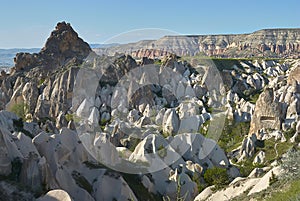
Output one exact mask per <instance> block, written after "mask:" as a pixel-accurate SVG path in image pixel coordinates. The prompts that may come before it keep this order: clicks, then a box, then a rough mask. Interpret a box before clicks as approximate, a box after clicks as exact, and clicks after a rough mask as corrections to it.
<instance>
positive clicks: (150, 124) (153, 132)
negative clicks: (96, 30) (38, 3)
mask: <svg viewBox="0 0 300 201" xmlns="http://www.w3.org/2000/svg"><path fill="white" fill-rule="evenodd" d="M299 69H300V61H299V60H297V59H281V60H264V59H259V60H257V59H212V60H207V59H199V58H198V57H195V58H194V57H189V58H187V60H184V59H182V58H180V57H178V56H176V55H174V54H171V55H168V56H165V57H163V58H162V59H160V60H153V59H151V58H145V57H144V58H142V59H141V60H135V59H134V58H133V57H132V56H130V55H126V54H115V55H114V56H107V55H102V56H99V55H96V54H95V53H94V52H92V50H91V48H90V47H89V46H88V45H87V44H86V43H85V42H84V41H83V40H82V39H81V38H79V37H78V34H77V33H76V32H75V31H74V30H73V29H72V27H71V26H70V24H67V23H65V22H62V23H58V24H57V26H56V28H55V30H54V31H53V32H52V33H51V35H50V37H49V39H48V40H47V42H46V44H45V47H44V48H43V49H42V50H41V51H40V52H39V53H36V54H29V53H20V54H17V55H16V59H15V67H14V68H13V69H12V70H11V73H10V74H7V73H5V72H3V73H1V76H0V86H1V88H0V99H1V105H0V109H1V111H0V149H1V150H2V151H1V153H0V167H1V168H0V175H1V177H0V180H1V182H0V193H1V194H2V195H5V196H6V197H7V199H8V200H17V199H19V197H20V196H23V198H24V200H32V199H33V198H37V200H39V201H45V200H49V199H50V198H53V197H54V198H56V199H58V200H64V199H65V200H74V201H77V200H78V201H81V200H91V201H93V200H97V201H98V200H99V201H100V200H163V199H170V200H178V199H180V198H182V199H184V200H194V199H195V200H206V199H210V200H228V199H232V198H236V197H238V196H242V195H243V193H244V192H248V193H247V194H246V195H245V196H248V197H249V196H253V195H255V194H256V193H257V192H261V191H264V190H266V189H267V188H268V187H269V186H270V185H271V184H272V182H276V181H275V179H274V178H276V179H277V180H279V181H278V182H277V183H278V184H280V179H278V178H280V175H289V174H290V172H289V171H288V170H290V169H291V170H294V167H293V165H295V164H297V163H293V164H292V165H290V164H289V163H286V164H287V167H289V168H290V169H289V168H287V167H285V168H283V166H282V165H281V164H280V162H281V161H284V160H287V159H288V158H289V155H286V154H285V153H286V152H288V151H289V150H292V151H293V152H296V153H297V150H299V133H300V121H299V120H300V119H299V117H300V108H299V105H300V91H299V89H300V88H299V87H300V80H299V76H298V75H299ZM296 156H297V157H298V155H296ZM297 157H294V158H293V160H294V161H300V160H298V158H297ZM265 173H266V174H265ZM216 175H217V176H216ZM293 178H298V177H296V176H294V177H293ZM272 179H273V180H274V181H273V180H272ZM271 181H272V182H271ZM7 186H9V187H10V188H9V189H8V188H7ZM23 186H26V188H24V187H23ZM237 189H238V190H237ZM224 195H226V196H224Z"/></svg>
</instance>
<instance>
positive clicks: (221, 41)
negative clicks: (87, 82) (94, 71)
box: [94, 29, 300, 58]
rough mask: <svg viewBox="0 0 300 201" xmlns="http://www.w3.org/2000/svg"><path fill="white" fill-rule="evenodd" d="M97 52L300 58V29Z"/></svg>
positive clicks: (170, 38)
mask: <svg viewBox="0 0 300 201" xmlns="http://www.w3.org/2000/svg"><path fill="white" fill-rule="evenodd" d="M94 51H95V52H96V53H98V54H109V55H111V54H114V53H115V52H119V53H127V54H131V55H132V56H134V57H151V58H155V57H160V56H165V55H168V54H170V53H175V54H177V55H178V56H184V55H189V56H193V55H196V54H198V53H204V54H206V55H208V56H217V57H281V58H284V57H289V58H299V53H300V29H264V30H260V31H256V32H254V33H251V34H236V35H195V36H165V37H163V38H160V39H158V40H150V41H149V40H148V41H140V42H137V43H130V44H125V45H119V46H115V47H111V48H98V49H94Z"/></svg>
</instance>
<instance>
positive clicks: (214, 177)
mask: <svg viewBox="0 0 300 201" xmlns="http://www.w3.org/2000/svg"><path fill="white" fill-rule="evenodd" d="M204 180H205V181H206V182H207V183H208V184H209V185H215V187H216V188H217V189H218V188H221V187H222V186H224V185H226V184H229V177H228V175H227V170H226V169H225V168H219V167H213V168H211V169H207V170H206V172H205V173H204Z"/></svg>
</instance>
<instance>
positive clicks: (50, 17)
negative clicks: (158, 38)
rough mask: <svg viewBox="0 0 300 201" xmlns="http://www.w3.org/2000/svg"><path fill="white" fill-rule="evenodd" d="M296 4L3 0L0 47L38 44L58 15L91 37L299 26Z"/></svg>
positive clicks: (96, 40)
mask: <svg viewBox="0 0 300 201" xmlns="http://www.w3.org/2000/svg"><path fill="white" fill-rule="evenodd" d="M299 8H300V1H299V0H285V1H277V0H273V1H271V0H252V1H246V0H228V1H224V0H222V1H221V0H211V1H201V0H198V1H197V0H186V1H175V0H173V1H171V0H151V1H137V0H122V1H121V0H120V1H117V0H107V1H104V0H85V1H83V0H82V1H79V0H73V1H71V0H60V1H59V0H51V1H41V0H39V1H38V0H27V1H24V0H14V1H11V0H4V1H1V4H0V25H1V29H0V48H13V47H20V48H29V47H42V46H43V44H44V43H45V41H46V39H47V38H48V36H49V35H50V32H51V31H52V30H53V29H54V27H55V25H56V23H57V22H59V21H67V22H70V23H71V24H72V26H73V28H74V29H75V30H76V31H77V32H78V33H79V35H80V36H81V37H82V38H83V39H84V40H85V41H87V42H89V43H102V42H104V41H107V40H108V39H109V38H111V37H113V36H115V35H118V34H120V33H123V32H128V31H130V30H135V29H143V28H159V29H167V30H171V31H174V32H176V33H181V34H224V33H249V32H253V31H256V30H258V29H262V28H300V12H299ZM170 33H171V32H170ZM109 42H111V41H109ZM113 42H115V41H113Z"/></svg>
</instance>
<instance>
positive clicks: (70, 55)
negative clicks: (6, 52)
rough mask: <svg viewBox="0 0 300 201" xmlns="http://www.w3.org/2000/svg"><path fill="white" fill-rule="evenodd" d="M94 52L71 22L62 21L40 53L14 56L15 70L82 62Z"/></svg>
mask: <svg viewBox="0 0 300 201" xmlns="http://www.w3.org/2000/svg"><path fill="white" fill-rule="evenodd" d="M91 52H92V50H91V48H90V46H89V45H88V43H86V42H84V41H83V40H82V39H81V38H80V37H78V34H77V33H76V32H75V31H74V29H73V28H72V27H71V25H70V24H69V23H66V22H60V23H58V24H57V25H56V27H55V30H54V31H52V33H51V35H50V37H49V38H48V39H47V41H46V44H45V46H44V47H43V48H42V49H41V51H40V52H39V53H38V54H29V53H18V54H17V55H16V57H15V58H14V62H15V68H14V69H15V71H17V72H18V71H21V70H30V69H32V68H34V67H37V66H40V67H45V68H47V70H52V69H56V68H58V67H61V66H64V65H66V64H70V62H71V63H72V64H74V65H78V64H81V63H82V62H83V60H84V59H85V58H86V57H87V56H88V55H89V54H90V53H91Z"/></svg>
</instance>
